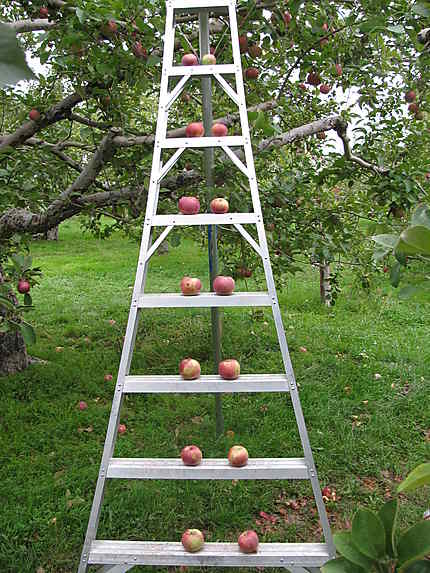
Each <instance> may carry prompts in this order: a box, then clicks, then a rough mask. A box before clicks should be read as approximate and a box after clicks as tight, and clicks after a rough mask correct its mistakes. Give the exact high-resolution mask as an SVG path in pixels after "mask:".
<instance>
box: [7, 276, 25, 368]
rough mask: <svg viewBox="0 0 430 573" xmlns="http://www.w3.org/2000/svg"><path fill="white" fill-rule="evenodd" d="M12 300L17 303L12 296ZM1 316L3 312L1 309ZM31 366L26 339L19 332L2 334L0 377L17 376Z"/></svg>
mask: <svg viewBox="0 0 430 573" xmlns="http://www.w3.org/2000/svg"><path fill="white" fill-rule="evenodd" d="M2 282H3V275H2V272H1V268H0V283H2ZM10 298H11V300H12V301H13V302H16V298H15V296H14V295H12V296H11V297H10ZM0 314H2V310H1V308H0ZM28 365H29V358H28V354H27V349H26V347H25V343H24V339H23V338H22V335H21V333H20V332H19V331H13V330H12V331H10V332H0V376H5V375H7V374H15V373H16V372H20V371H21V370H25V369H26V368H27V366H28Z"/></svg>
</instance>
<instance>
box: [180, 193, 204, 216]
mask: <svg viewBox="0 0 430 573" xmlns="http://www.w3.org/2000/svg"><path fill="white" fill-rule="evenodd" d="M178 207H179V211H180V212H181V213H182V214H183V215H197V213H198V212H199V211H200V201H199V200H198V199H197V197H186V196H185V197H181V198H180V199H179V203H178Z"/></svg>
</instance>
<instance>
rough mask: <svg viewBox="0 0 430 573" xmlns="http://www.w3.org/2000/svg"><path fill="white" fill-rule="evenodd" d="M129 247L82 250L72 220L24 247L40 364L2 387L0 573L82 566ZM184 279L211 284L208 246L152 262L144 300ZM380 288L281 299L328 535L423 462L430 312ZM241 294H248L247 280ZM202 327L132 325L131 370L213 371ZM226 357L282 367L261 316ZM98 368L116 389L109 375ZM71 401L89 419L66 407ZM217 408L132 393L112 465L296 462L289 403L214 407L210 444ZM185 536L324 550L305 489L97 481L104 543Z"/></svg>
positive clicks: (276, 400) (409, 518)
mask: <svg viewBox="0 0 430 573" xmlns="http://www.w3.org/2000/svg"><path fill="white" fill-rule="evenodd" d="M137 251H138V246H137V245H136V244H135V243H132V242H129V241H128V240H126V239H123V238H121V237H120V236H114V237H112V238H110V239H108V240H107V241H104V242H102V241H98V240H96V239H94V238H91V237H89V236H86V237H82V235H81V234H80V232H79V229H78V227H77V225H76V224H71V223H66V224H64V225H63V226H62V229H61V234H60V241H59V242H58V244H53V243H42V242H40V243H37V244H36V245H35V246H34V249H33V255H34V258H35V264H36V265H40V266H42V268H43V272H44V278H43V281H42V284H41V285H40V287H38V288H37V289H34V302H35V305H36V310H35V311H34V312H33V313H32V322H33V323H34V324H35V325H36V326H37V331H38V340H37V343H36V344H35V345H34V346H33V347H31V348H30V353H31V355H33V356H36V357H38V358H40V359H43V360H44V361H46V363H44V364H35V365H33V366H31V367H30V368H29V369H28V370H27V371H26V372H23V373H21V374H19V375H17V376H12V377H9V378H3V379H1V389H2V406H1V414H0V432H1V433H0V439H1V464H0V479H1V484H2V487H1V489H0V492H1V493H0V500H1V504H2V510H1V512H0V571H1V572H2V573H3V572H4V573H7V572H13V573H30V572H31V573H35V572H36V571H38V570H39V569H38V568H42V569H40V570H39V573H40V572H42V571H43V572H45V573H54V572H55V573H61V572H63V573H64V572H72V571H75V570H76V568H77V564H78V561H79V556H80V551H81V546H82V542H83V537H84V533H85V529H86V526H87V521H88V516H89V510H90V506H91V502H92V498H93V493H94V487H95V483H96V478H97V474H98V468H99V462H100V457H101V453H102V447H103V443H104V439H105V431H106V427H107V421H108V417H109V412H110V405H111V399H112V393H113V389H114V383H115V374H116V371H117V367H118V363H119V357H120V350H121V343H122V336H123V334H124V331H125V324H126V320H127V314H128V308H129V301H130V294H131V287H132V284H133V281H134V274H135V265H136V259H137ZM187 273H191V274H194V275H195V276H200V277H202V278H203V282H204V284H205V286H206V288H207V284H208V281H207V261H206V254H205V251H204V250H200V248H199V247H198V246H196V245H195V244H193V243H191V242H185V243H184V244H182V245H181V247H179V248H177V249H172V250H171V253H170V254H169V255H164V256H156V257H154V259H153V262H152V263H151V269H150V273H149V281H148V288H149V290H165V291H172V290H178V285H179V281H180V279H181V277H182V275H183V274H187ZM384 279H385V277H384ZM384 279H382V278H381V284H380V286H379V287H378V288H377V289H376V290H375V291H374V292H372V293H371V295H370V296H367V295H365V294H362V293H357V292H355V291H353V290H352V287H350V286H349V285H348V284H346V285H345V288H344V291H343V293H342V294H341V296H340V299H339V301H338V303H337V304H336V306H335V307H334V308H332V309H326V308H324V307H323V306H321V305H320V303H319V286H318V276H317V273H316V272H315V271H313V270H312V269H306V272H305V273H304V274H303V275H298V276H297V277H296V278H295V279H291V280H290V282H289V285H288V288H286V289H285V290H284V291H283V292H282V293H280V302H281V306H282V312H283V318H284V324H285V329H286V332H287V338H288V340H289V344H290V350H291V353H292V360H293V365H294V368H295V372H296V375H297V380H298V382H299V384H300V390H301V392H300V396H301V400H302V405H303V409H304V414H305V418H306V421H307V425H308V429H309V433H310V440H311V444H312V447H313V450H314V454H315V458H316V464H317V468H318V470H319V474H320V480H321V484H322V485H330V486H332V487H333V488H335V490H336V492H337V498H338V501H337V502H331V503H329V504H328V506H327V507H328V511H329V515H330V520H331V522H332V523H333V528H334V529H336V528H339V527H344V526H345V524H346V523H347V522H348V520H350V519H351V516H352V514H353V512H354V509H355V508H356V507H357V506H362V505H365V506H367V507H370V508H377V507H378V506H379V505H380V504H381V503H382V502H383V501H384V499H385V498H387V497H388V496H390V495H392V494H393V492H394V491H395V488H396V486H397V483H398V481H399V480H400V479H401V478H402V477H404V476H405V475H406V473H407V472H408V471H409V470H410V469H412V468H413V467H414V466H416V465H417V464H418V463H420V462H422V461H423V460H424V459H428V458H429V435H430V432H429V428H430V415H429V406H428V395H429V393H428V384H429V376H430V373H429V364H430V344H429V343H430V333H429V330H430V329H429V327H430V305H429V304H425V303H423V302H421V303H417V302H411V301H406V302H405V301H399V300H397V299H396V298H395V297H394V296H392V294H391V288H390V287H389V286H388V284H386V282H385V280H384ZM346 282H347V283H348V277H346ZM387 282H388V281H387ZM247 287H248V288H249V289H252V288H255V286H254V287H253V285H252V281H248V285H247ZM247 287H246V285H245V284H242V285H239V288H240V289H245V288H247ZM112 319H113V320H115V321H116V323H115V324H114V325H111V324H110V323H109V320H112ZM209 320H210V315H209V312H208V311H206V310H205V309H201V310H200V309H195V310H185V311H181V310H171V311H166V310H161V311H158V310H153V311H147V312H145V313H144V314H142V320H141V323H140V329H139V335H138V339H137V343H136V349H135V358H134V361H133V366H132V371H133V372H135V373H154V374H159V373H176V372H177V369H178V363H179V361H180V360H181V359H182V358H183V357H184V356H188V355H192V356H193V357H195V358H196V359H198V360H199V361H200V362H201V364H202V370H203V372H204V373H211V372H212V371H213V365H212V362H211V360H212V354H211V340H210V322H209ZM300 347H306V349H307V352H306V353H304V352H301V351H300ZM223 353H224V356H225V357H236V358H238V359H239V360H240V362H241V366H242V371H243V372H279V371H281V359H280V354H279V352H278V347H277V339H276V335H275V330H274V326H273V323H272V319H271V314H270V312H268V311H266V310H265V311H264V312H263V311H259V312H254V313H253V312H251V310H248V309H245V310H240V309H233V310H227V311H225V313H224V336H223ZM107 373H111V374H113V375H114V380H113V381H110V382H109V381H108V382H106V381H105V380H104V376H105V374H107ZM376 374H378V375H380V377H379V376H375V375H376ZM79 400H85V401H86V402H88V405H89V408H88V409H87V410H85V411H83V412H81V411H79V409H78V408H77V405H78V402H79ZM213 400H214V399H213V397H212V396H189V397H188V396H176V395H172V396H158V395H151V396H148V397H139V396H137V397H136V396H132V397H128V398H127V399H126V400H125V402H124V408H123V411H122V416H121V421H122V422H123V423H125V424H126V425H127V432H126V434H124V435H123V436H120V437H119V439H118V443H117V448H116V452H115V454H116V455H117V456H130V457H133V456H138V457H176V456H178V455H179V452H180V450H181V448H182V447H183V446H184V445H186V444H189V443H195V444H197V445H199V446H200V447H201V448H202V450H203V453H204V455H205V456H206V457H224V456H225V455H226V453H227V450H228V448H229V447H230V446H231V445H233V444H234V443H242V444H244V445H245V446H246V447H247V448H248V450H249V452H250V455H251V456H252V457H265V456H267V457H294V456H300V455H301V449H300V444H299V441H298V436H297V432H296V429H295V419H294V416H293V411H292V407H291V404H290V400H289V398H288V397H285V396H284V395H278V394H273V395H271V394H269V395H264V394H260V395H226V396H224V397H223V405H224V415H225V423H226V434H225V435H223V436H222V437H221V438H219V439H216V437H215V431H214V403H213ZM227 431H228V433H227ZM232 432H234V435H233V434H232ZM425 493H428V492H425ZM425 498H426V495H425V494H424V493H422V494H417V495H414V496H409V497H408V498H406V497H404V498H402V519H403V520H404V523H405V524H406V523H412V522H413V520H414V519H417V518H418V517H420V516H421V514H422V512H423V510H424V509H425V508H426V499H425ZM292 500H294V501H296V502H297V504H296V503H293V504H292V505H291V501H292ZM261 511H263V512H266V513H267V514H270V515H274V516H275V518H276V520H275V523H270V522H269V521H267V520H264V518H262V517H260V516H259V513H260V512H261ZM256 520H258V521H259V523H256ZM187 527H198V528H200V529H202V530H204V531H205V533H206V538H207V540H209V541H217V540H235V539H236V538H237V536H238V534H239V533H240V532H241V531H242V530H244V529H249V528H255V529H256V530H257V531H258V532H259V534H260V539H261V540H264V541H286V540H289V541H300V540H307V541H318V540H319V539H320V531H319V528H318V523H317V519H316V517H315V510H314V505H313V501H312V498H311V491H310V487H309V486H308V484H307V483H305V484H301V483H298V482H246V481H244V482H238V483H234V482H169V481H166V482H162V481H160V482H158V481H153V482H142V481H140V482H132V481H127V482H122V481H120V480H116V481H115V483H109V484H108V487H107V491H106V497H105V504H104V508H103V512H102V519H101V524H100V529H99V537H100V538H117V539H127V538H129V539H145V540H151V539H152V540H172V541H173V540H178V539H179V538H180V536H181V534H182V532H183V530H184V529H186V528H187Z"/></svg>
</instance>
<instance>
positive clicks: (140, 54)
mask: <svg viewBox="0 0 430 573" xmlns="http://www.w3.org/2000/svg"><path fill="white" fill-rule="evenodd" d="M133 54H134V55H135V56H136V58H146V57H147V56H148V51H147V49H146V48H144V47H143V46H142V44H141V42H136V43H135V44H134V46H133Z"/></svg>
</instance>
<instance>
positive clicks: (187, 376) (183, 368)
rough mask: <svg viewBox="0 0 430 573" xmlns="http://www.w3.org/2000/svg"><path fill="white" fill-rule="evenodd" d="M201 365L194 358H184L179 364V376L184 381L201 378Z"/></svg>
mask: <svg viewBox="0 0 430 573" xmlns="http://www.w3.org/2000/svg"><path fill="white" fill-rule="evenodd" d="M200 372H201V368H200V364H199V363H198V362H197V360H194V358H184V359H183V360H181V362H180V364H179V374H180V375H181V376H182V378H183V379H184V380H196V379H197V378H199V377H200Z"/></svg>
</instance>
